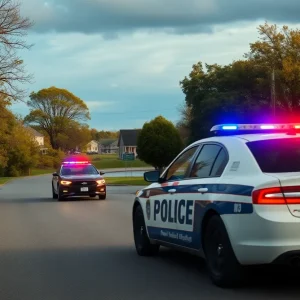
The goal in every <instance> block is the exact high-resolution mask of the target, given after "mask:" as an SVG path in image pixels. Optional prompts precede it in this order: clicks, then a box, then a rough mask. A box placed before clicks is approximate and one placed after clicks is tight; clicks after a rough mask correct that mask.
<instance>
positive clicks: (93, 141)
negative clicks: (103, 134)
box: [88, 140, 98, 145]
mask: <svg viewBox="0 0 300 300" xmlns="http://www.w3.org/2000/svg"><path fill="white" fill-rule="evenodd" d="M91 143H95V144H98V143H97V141H95V140H91V141H90V142H88V145H89V144H91Z"/></svg>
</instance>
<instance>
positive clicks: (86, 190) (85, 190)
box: [80, 187, 89, 192]
mask: <svg viewBox="0 0 300 300" xmlns="http://www.w3.org/2000/svg"><path fill="white" fill-rule="evenodd" d="M80 190H81V192H88V191H89V188H88V187H82V188H80Z"/></svg>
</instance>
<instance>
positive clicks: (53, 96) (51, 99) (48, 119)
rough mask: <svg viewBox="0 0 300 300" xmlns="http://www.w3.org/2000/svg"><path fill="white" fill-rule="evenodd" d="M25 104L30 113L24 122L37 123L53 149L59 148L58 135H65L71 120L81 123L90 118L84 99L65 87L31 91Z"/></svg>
mask: <svg viewBox="0 0 300 300" xmlns="http://www.w3.org/2000/svg"><path fill="white" fill-rule="evenodd" d="M27 104H28V106H29V107H30V114H29V115H28V116H26V118H25V122H26V123H29V124H33V125H38V126H39V127H40V128H41V129H42V130H44V131H45V132H46V133H47V134H48V136H49V139H50V143H51V146H52V147H53V148H54V149H58V148H60V144H59V137H60V136H61V135H67V131H68V130H69V128H70V126H73V125H74V123H73V122H77V123H78V124H81V122H83V121H86V120H88V119H90V114H89V110H88V107H87V105H86V104H85V103H84V101H83V100H81V99H80V98H78V97H76V96H75V95H73V94H72V93H71V92H69V91H67V90H65V89H59V88H56V87H50V88H47V89H42V90H40V91H39V92H37V93H35V92H33V93H31V95H30V100H29V101H28V102H27Z"/></svg>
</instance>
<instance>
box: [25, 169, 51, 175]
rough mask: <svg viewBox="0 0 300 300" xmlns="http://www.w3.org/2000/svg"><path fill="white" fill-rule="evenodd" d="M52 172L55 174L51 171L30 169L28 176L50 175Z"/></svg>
mask: <svg viewBox="0 0 300 300" xmlns="http://www.w3.org/2000/svg"><path fill="white" fill-rule="evenodd" d="M53 172H55V170H53V169H31V170H30V176H36V175H45V174H52V173H53Z"/></svg>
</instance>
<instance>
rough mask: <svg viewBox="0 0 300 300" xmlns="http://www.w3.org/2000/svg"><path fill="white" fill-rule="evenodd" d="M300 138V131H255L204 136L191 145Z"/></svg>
mask: <svg viewBox="0 0 300 300" xmlns="http://www.w3.org/2000/svg"><path fill="white" fill-rule="evenodd" d="M294 138H300V133H297V134H294V135H289V134H286V133H257V134H256V133H255V134H241V135H228V136H214V137H210V138H205V139H202V140H198V141H197V142H194V143H193V144H192V145H191V146H193V145H196V144H199V143H203V142H222V141H230V140H233V139H234V140H237V139H238V140H240V141H241V142H244V143H247V142H254V141H262V140H272V139H294Z"/></svg>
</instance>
